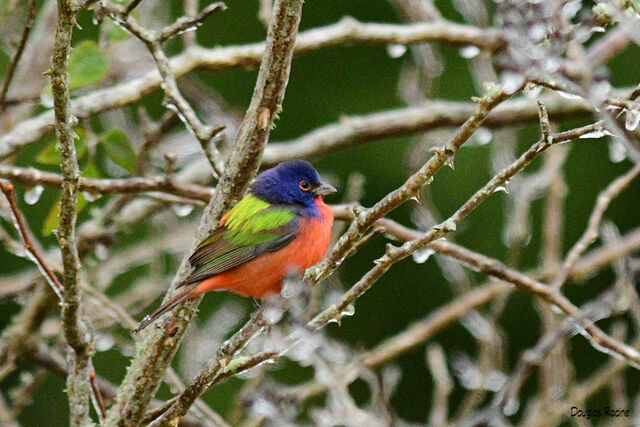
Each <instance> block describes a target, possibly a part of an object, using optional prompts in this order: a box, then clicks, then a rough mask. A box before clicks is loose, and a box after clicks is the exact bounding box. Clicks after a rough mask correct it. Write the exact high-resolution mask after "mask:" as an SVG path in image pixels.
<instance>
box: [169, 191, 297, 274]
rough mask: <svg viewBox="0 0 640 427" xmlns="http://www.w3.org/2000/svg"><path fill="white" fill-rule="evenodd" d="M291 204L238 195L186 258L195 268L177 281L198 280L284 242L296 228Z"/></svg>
mask: <svg viewBox="0 0 640 427" xmlns="http://www.w3.org/2000/svg"><path fill="white" fill-rule="evenodd" d="M299 227H300V216H299V215H297V214H296V212H295V210H294V208H291V207H287V206H281V205H275V206H274V205H270V204H269V203H267V202H265V201H263V200H261V199H258V198H257V197H255V196H252V195H248V196H246V197H245V198H244V199H242V200H241V201H240V202H239V203H238V204H237V205H236V206H235V207H234V208H233V209H232V210H231V211H230V212H229V214H228V215H227V216H226V217H225V219H224V221H223V223H222V224H221V225H220V226H219V227H218V228H217V229H216V230H214V231H213V233H212V234H211V235H209V237H208V238H207V239H205V240H204V241H202V243H200V244H199V245H198V247H197V248H196V250H195V252H194V253H193V255H191V257H190V258H189V262H190V263H191V265H192V266H193V267H195V270H194V271H193V272H192V273H191V275H190V276H189V277H188V278H187V279H186V280H185V281H184V282H182V283H181V284H180V286H184V285H188V284H190V283H196V282H201V281H203V280H205V279H208V278H209V277H211V276H214V275H216V274H219V273H222V272H223V271H226V270H230V269H232V268H234V267H237V266H239V265H241V264H244V263H246V262H249V261H251V260H253V259H255V258H257V257H258V256H260V255H262V254H263V253H265V252H270V251H275V250H278V249H280V248H282V247H284V246H286V245H287V243H289V242H290V241H291V240H293V238H294V237H295V235H296V233H297V232H298V228H299Z"/></svg>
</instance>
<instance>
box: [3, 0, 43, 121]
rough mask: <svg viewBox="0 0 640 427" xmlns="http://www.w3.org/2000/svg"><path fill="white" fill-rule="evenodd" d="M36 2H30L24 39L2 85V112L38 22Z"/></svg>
mask: <svg viewBox="0 0 640 427" xmlns="http://www.w3.org/2000/svg"><path fill="white" fill-rule="evenodd" d="M36 10H37V9H36V0H30V1H29V10H28V12H27V20H26V22H25V24H24V28H23V29H22V37H21V38H20V43H19V44H18V48H17V49H16V52H15V54H14V55H13V57H12V58H11V62H10V63H9V68H8V70H7V75H6V77H5V79H4V83H3V84H2V91H0V112H1V111H4V109H5V107H6V104H5V100H6V97H7V92H8V91H9V86H10V85H11V80H13V75H14V73H15V71H16V68H17V67H18V62H20V58H21V57H22V53H23V52H24V47H25V46H26V44H27V40H28V39H29V34H30V33H31V28H32V27H33V24H34V22H35V20H36Z"/></svg>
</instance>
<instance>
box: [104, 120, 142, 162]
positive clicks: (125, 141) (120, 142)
mask: <svg viewBox="0 0 640 427" xmlns="http://www.w3.org/2000/svg"><path fill="white" fill-rule="evenodd" d="M101 142H102V146H103V148H104V150H105V152H106V153H107V156H109V158H110V159H111V160H113V161H114V163H115V164H117V165H118V166H120V167H122V168H123V169H126V170H127V171H129V172H133V169H134V168H135V166H136V153H135V151H133V147H132V146H131V141H129V138H128V137H127V135H125V134H124V133H123V132H122V131H120V130H118V129H111V130H109V131H108V132H107V133H106V134H105V135H104V136H103V137H102V141H101Z"/></svg>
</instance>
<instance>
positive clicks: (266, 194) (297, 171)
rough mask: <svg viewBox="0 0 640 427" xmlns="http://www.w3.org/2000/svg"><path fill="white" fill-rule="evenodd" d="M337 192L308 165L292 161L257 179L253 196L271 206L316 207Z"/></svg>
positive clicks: (281, 164)
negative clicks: (316, 202) (319, 202)
mask: <svg viewBox="0 0 640 427" xmlns="http://www.w3.org/2000/svg"><path fill="white" fill-rule="evenodd" d="M335 192H336V189H335V188H333V187H332V186H331V185H329V184H326V183H324V182H322V181H321V180H320V175H319V174H318V172H317V171H316V170H315V169H314V168H313V166H311V165H310V164H309V163H308V162H305V161H304V160H291V161H288V162H283V163H280V164H279V165H278V166H276V167H274V168H272V169H268V170H266V171H264V172H262V173H261V174H260V175H258V176H257V178H256V180H255V182H254V183H253V185H252V186H251V193H252V194H253V195H255V196H257V197H260V198H261V199H262V200H265V201H267V202H269V203H272V204H289V205H293V204H298V205H302V206H303V207H305V208H312V207H314V206H315V201H316V199H317V198H318V197H321V196H325V195H327V194H331V193H335Z"/></svg>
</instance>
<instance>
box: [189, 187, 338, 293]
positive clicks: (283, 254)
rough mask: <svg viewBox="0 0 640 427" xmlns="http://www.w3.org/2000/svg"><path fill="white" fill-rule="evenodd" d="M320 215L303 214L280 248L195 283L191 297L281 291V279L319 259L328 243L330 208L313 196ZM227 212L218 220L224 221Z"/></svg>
mask: <svg viewBox="0 0 640 427" xmlns="http://www.w3.org/2000/svg"><path fill="white" fill-rule="evenodd" d="M315 203H316V206H317V207H318V209H319V211H320V218H306V217H303V218H302V220H301V223H300V228H299V229H298V232H297V233H296V237H295V238H294V239H293V240H292V241H291V242H290V243H289V244H287V245H286V246H285V247H283V248H282V249H278V250H276V251H273V252H266V253H264V254H262V255H260V256H259V257H258V258H256V259H254V260H253V261H250V262H248V263H246V264H243V265H240V266H238V267H236V268H233V269H231V270H228V271H225V272H222V273H220V274H217V275H216V276H213V277H211V278H209V279H207V280H205V281H203V282H202V283H200V285H198V287H197V288H196V289H194V291H193V293H192V294H191V297H195V296H197V295H200V294H202V293H204V292H209V291H214V290H221V289H226V290H230V291H233V292H235V293H238V294H240V295H243V296H247V297H255V298H263V297H264V296H266V295H268V294H272V293H278V292H280V290H281V288H282V279H284V278H285V277H286V276H287V275H289V274H291V273H298V274H300V273H303V272H304V270H306V269H307V268H309V267H311V266H312V265H315V264H317V263H318V262H320V260H321V259H322V257H323V256H324V253H325V252H326V251H327V248H328V247H329V241H330V240H331V227H332V225H333V211H332V210H331V208H330V207H329V206H327V205H326V204H325V203H324V201H323V200H322V197H318V198H317V199H316V202H315ZM225 220H226V216H225V217H223V218H222V220H221V221H220V224H221V225H222V224H224V221H225Z"/></svg>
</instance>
